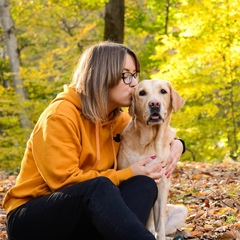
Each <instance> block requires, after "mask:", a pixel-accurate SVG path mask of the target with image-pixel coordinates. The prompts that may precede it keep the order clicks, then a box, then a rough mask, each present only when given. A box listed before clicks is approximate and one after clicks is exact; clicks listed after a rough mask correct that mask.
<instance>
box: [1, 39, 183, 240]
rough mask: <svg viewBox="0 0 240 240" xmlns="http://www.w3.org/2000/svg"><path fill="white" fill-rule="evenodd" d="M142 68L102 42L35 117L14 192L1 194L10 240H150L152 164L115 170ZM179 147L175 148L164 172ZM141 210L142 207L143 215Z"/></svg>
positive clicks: (126, 52) (121, 49) (122, 49)
mask: <svg viewBox="0 0 240 240" xmlns="http://www.w3.org/2000/svg"><path fill="white" fill-rule="evenodd" d="M139 72H140V64H139V60H138V58H137V56H136V55H135V53H134V52H133V51H132V50H131V49H129V48H128V47H126V46H124V45H122V44H117V43H112V42H102V43H100V44H96V45H93V46H91V47H89V48H88V49H86V50H85V52H84V53H83V54H82V56H81V58H80V60H79V63H78V65H77V68H76V70H75V72H74V74H73V77H72V82H71V84H69V85H65V86H64V91H63V92H61V93H59V94H58V95H57V97H56V98H55V99H54V100H53V101H52V102H51V103H50V105H49V106H48V107H47V108H46V109H45V111H44V112H43V113H42V114H41V116H40V118H39V120H38V122H37V124H36V126H35V127H34V129H33V132H32V134H31V136H30V139H29V140H28V143H27V147H26V151H25V154H24V156H23V159H22V163H21V171H20V173H19V176H18V178H17V181H16V185H15V186H14V187H13V188H12V189H11V190H9V192H8V193H7V194H6V196H5V198H4V201H3V206H4V208H5V209H6V212H7V232H8V239H9V240H33V239H34V240H40V239H41V240H42V239H45V240H48V239H49V240H50V239H51V240H73V239H111V240H123V239H124V240H131V239H135V240H136V239H139V240H145V239H146V240H148V239H149V240H150V239H155V238H154V236H153V235H152V234H151V233H150V232H149V231H148V230H147V229H146V227H145V224H146V222H147V219H148V216H149V213H150V209H151V207H152V206H153V204H154V201H155V199H156V196H157V194H161V193H158V192H157V187H156V183H157V182H159V180H160V178H161V173H160V170H161V169H160V165H158V164H155V165H152V166H150V167H146V166H145V165H146V164H147V163H148V162H150V161H152V158H151V157H152V156H149V158H147V159H144V160H140V161H138V162H136V163H134V164H133V165H131V166H129V167H128V168H126V169H123V170H117V161H116V157H117V153H118V149H119V144H120V142H121V133H122V130H123V128H124V127H125V125H126V124H127V122H128V121H129V119H130V116H129V115H128V114H127V113H126V112H123V111H122V110H121V107H128V106H129V105H130V104H131V92H132V88H133V87H134V86H135V85H136V84H137V83H138V76H139ZM182 151H183V144H182V142H181V141H179V140H174V142H173V143H172V145H171V154H170V156H169V158H170V162H171V164H170V165H169V166H166V169H167V172H168V174H171V172H172V171H173V170H174V168H175V164H176V163H177V162H178V160H179V158H180V156H181V154H182ZM143 206H144V207H143Z"/></svg>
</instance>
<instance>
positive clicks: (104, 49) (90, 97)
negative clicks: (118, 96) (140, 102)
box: [71, 41, 140, 122]
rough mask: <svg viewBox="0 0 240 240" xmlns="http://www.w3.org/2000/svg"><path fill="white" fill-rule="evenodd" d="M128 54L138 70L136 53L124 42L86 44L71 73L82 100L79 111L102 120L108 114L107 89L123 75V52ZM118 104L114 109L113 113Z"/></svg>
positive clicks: (119, 109) (86, 115)
mask: <svg viewBox="0 0 240 240" xmlns="http://www.w3.org/2000/svg"><path fill="white" fill-rule="evenodd" d="M127 54H130V55H131V56H132V57H133V59H134V61H135V66H136V72H140V63H139V60H138V58H137V56H136V54H135V53H134V52H133V51H132V50H131V49H130V48H128V47H126V46H125V45H123V44H119V43H114V42H110V41H105V42H102V43H99V44H96V45H92V46H90V47H89V48H87V49H86V50H85V51H84V52H83V54H82V55H81V57H80V59H79V62H78V64H77V68H76V70H75V72H74V73H73V77H72V83H71V85H72V86H74V87H75V88H76V90H77V92H78V95H79V98H80V100H81V103H82V113H83V114H84V116H85V117H86V118H88V119H90V120H91V121H92V122H95V121H100V122H103V121H105V120H106V119H107V117H108V109H107V107H108V92H109V89H111V88H113V87H115V86H116V85H117V84H118V83H119V81H120V80H121V77H122V72H123V68H124V64H125V60H126V55H127ZM120 111H121V108H117V109H114V111H113V117H116V116H117V115H118V114H119V113H120Z"/></svg>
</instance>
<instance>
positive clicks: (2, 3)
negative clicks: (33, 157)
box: [0, 0, 30, 128]
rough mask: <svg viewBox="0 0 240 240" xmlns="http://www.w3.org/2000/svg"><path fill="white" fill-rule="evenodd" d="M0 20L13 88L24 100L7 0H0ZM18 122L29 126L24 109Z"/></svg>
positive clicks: (15, 41) (19, 97)
mask: <svg viewBox="0 0 240 240" xmlns="http://www.w3.org/2000/svg"><path fill="white" fill-rule="evenodd" d="M0 20H1V25H2V28H3V33H4V39H5V43H6V47H7V54H8V56H9V62H10V68H11V72H12V79H13V85H14V90H15V92H16V94H17V100H18V102H19V103H21V102H22V101H24V100H26V95H25V92H24V87H23V80H22V78H21V74H20V61H19V54H18V51H17V38H16V36H15V28H14V24H13V20H12V17H11V14H10V10H9V7H8V3H7V0H0ZM20 124H21V127H22V128H25V127H30V124H29V119H28V118H27V115H26V113H25V111H24V109H22V110H21V111H20Z"/></svg>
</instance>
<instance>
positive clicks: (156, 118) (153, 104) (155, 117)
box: [147, 101, 164, 124]
mask: <svg viewBox="0 0 240 240" xmlns="http://www.w3.org/2000/svg"><path fill="white" fill-rule="evenodd" d="M148 106H149V110H150V116H149V118H148V120H147V124H154V123H155V124H158V123H162V122H164V119H163V118H162V116H161V114H160V110H161V104H160V102H158V101H150V102H149V103H148Z"/></svg>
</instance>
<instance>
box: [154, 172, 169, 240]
mask: <svg viewBox="0 0 240 240" xmlns="http://www.w3.org/2000/svg"><path fill="white" fill-rule="evenodd" d="M169 185H170V183H169V180H168V179H167V178H166V177H165V176H162V179H161V182H160V183H159V184H158V198H157V200H156V202H155V204H154V221H155V224H156V232H157V240H165V239H166V230H165V226H166V210H167V200H168V190H169Z"/></svg>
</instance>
